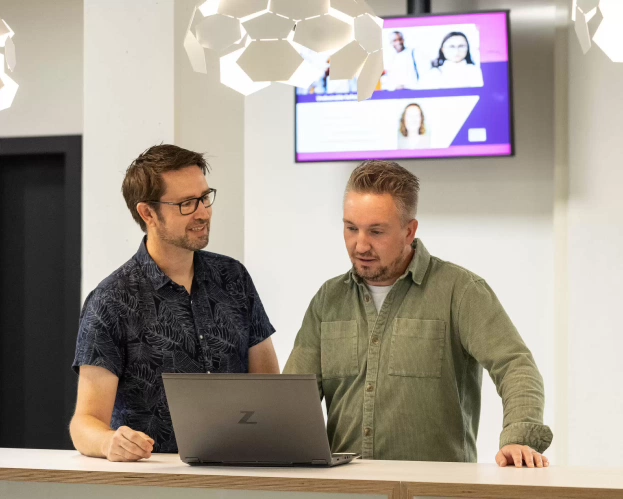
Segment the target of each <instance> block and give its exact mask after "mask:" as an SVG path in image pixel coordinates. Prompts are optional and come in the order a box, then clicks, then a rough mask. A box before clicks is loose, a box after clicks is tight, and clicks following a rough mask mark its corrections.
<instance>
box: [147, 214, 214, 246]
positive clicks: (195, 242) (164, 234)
mask: <svg viewBox="0 0 623 499" xmlns="http://www.w3.org/2000/svg"><path fill="white" fill-rule="evenodd" d="M203 223H205V224H206V229H207V234H206V235H205V236H202V237H199V238H193V239H191V238H190V237H189V235H188V234H184V235H183V236H173V235H171V233H170V232H169V231H168V229H167V227H166V225H165V224H164V222H163V224H162V226H161V227H160V228H158V229H157V231H156V234H157V235H158V237H159V238H160V240H161V241H163V242H165V243H168V244H171V245H173V246H176V247H177V248H181V249H185V250H188V251H199V250H202V249H203V248H205V247H206V246H207V245H208V242H209V241H210V221H209V220H206V221H205V222H203Z"/></svg>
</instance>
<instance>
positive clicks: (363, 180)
mask: <svg viewBox="0 0 623 499" xmlns="http://www.w3.org/2000/svg"><path fill="white" fill-rule="evenodd" d="M349 192H361V193H372V194H390V195H391V196H392V198H393V199H394V202H395V203H396V207H397V208H398V210H399V211H400V213H401V216H402V220H403V223H405V224H406V223H407V222H409V221H410V220H412V219H414V218H415V215H416V214H417V204H418V194H419V192H420V181H419V179H418V178H417V177H416V176H415V175H413V173H411V172H410V171H409V170H407V169H406V168H403V167H402V166H400V165H399V164H398V163H396V162H395V161H381V160H371V161H364V162H363V163H361V164H360V165H359V166H358V167H357V168H355V169H354V170H353V173H351V175H350V178H349V179H348V183H347V184H346V193H345V194H348V193H349Z"/></svg>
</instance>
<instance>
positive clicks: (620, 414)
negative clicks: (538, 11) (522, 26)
mask: <svg viewBox="0 0 623 499" xmlns="http://www.w3.org/2000/svg"><path fill="white" fill-rule="evenodd" d="M569 36H570V39H569V178H570V183H569V212H568V253H569V260H568V281H569V321H568V322H569V330H568V365H567V373H568V384H569V395H568V406H567V407H566V408H563V410H565V414H566V415H567V416H568V427H569V441H568V447H569V451H568V454H569V464H572V465H577V464H588V463H590V464H591V465H593V466H612V467H615V466H623V453H621V449H622V448H623V433H621V431H620V425H621V421H623V389H622V388H621V380H622V379H623V362H621V352H623V328H622V327H621V320H620V317H619V312H620V310H621V303H623V286H622V283H623V257H622V256H623V222H622V219H623V195H622V194H621V189H622V186H623V167H622V161H621V156H622V151H623V149H622V143H623V125H622V121H621V116H623V99H622V98H621V89H622V88H623V64H615V63H613V62H611V61H610V60H609V59H608V57H607V56H606V55H605V54H604V53H603V52H602V51H601V50H600V49H599V47H597V46H593V48H592V49H591V51H590V52H589V53H588V54H586V55H582V52H581V50H580V46H579V43H578V41H577V39H576V38H575V33H574V31H573V30H570V32H569Z"/></svg>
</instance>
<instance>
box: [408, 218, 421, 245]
mask: <svg viewBox="0 0 623 499" xmlns="http://www.w3.org/2000/svg"><path fill="white" fill-rule="evenodd" d="M418 225H419V222H418V221H417V220H416V219H413V220H411V221H410V222H409V223H408V224H407V240H408V241H409V243H412V242H413V240H414V239H415V233H416V232H417V229H418Z"/></svg>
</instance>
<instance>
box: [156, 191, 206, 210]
mask: <svg viewBox="0 0 623 499" xmlns="http://www.w3.org/2000/svg"><path fill="white" fill-rule="evenodd" d="M215 199H216V189H210V190H209V191H208V192H207V194H204V195H203V196H201V197H200V198H191V199H187V200H186V201H182V202H181V203H170V202H168V201H147V202H148V203H156V204H169V205H171V206H178V207H179V209H180V213H181V214H182V215H192V214H193V213H195V212H196V211H197V208H199V201H201V202H202V203H203V206H205V207H206V208H209V207H210V206H212V205H213V204H214V200H215Z"/></svg>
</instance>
